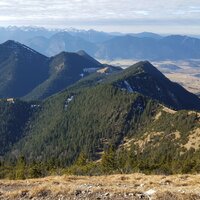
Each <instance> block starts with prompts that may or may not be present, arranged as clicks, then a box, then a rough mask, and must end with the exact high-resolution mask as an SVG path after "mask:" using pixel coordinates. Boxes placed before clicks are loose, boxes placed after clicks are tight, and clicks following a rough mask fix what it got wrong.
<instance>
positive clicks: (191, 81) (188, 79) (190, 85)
mask: <svg viewBox="0 0 200 200" xmlns="http://www.w3.org/2000/svg"><path fill="white" fill-rule="evenodd" d="M100 61H101V62H102V63H108V64H110V65H114V66H120V67H122V68H127V67H129V66H131V65H133V64H135V63H137V62H139V61H140V60H130V59H127V60H121V59H118V60H114V61H108V60H100ZM150 62H151V63H152V64H153V65H154V66H155V67H157V68H158V69H159V70H160V71H161V72H162V73H164V75H165V76H166V77H167V78H169V79H170V80H171V81H173V82H177V83H179V84H180V85H182V86H183V87H184V88H186V89H187V90H188V91H190V92H192V93H194V94H196V95H198V96H200V60H199V59H198V60H196V59H195V60H193V59H191V60H160V61H154V60H151V61H150Z"/></svg>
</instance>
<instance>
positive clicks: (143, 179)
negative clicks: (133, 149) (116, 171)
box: [0, 174, 200, 200]
mask: <svg viewBox="0 0 200 200" xmlns="http://www.w3.org/2000/svg"><path fill="white" fill-rule="evenodd" d="M0 199H2V200H4V199H7V200H10V199H15V200H25V199H35V200H41V199H54V200H58V199H60V200H61V199H62V200H65V199H116V200H118V199H134V200H135V199H151V200H158V199H166V200H175V199H176V200H179V199H181V200H183V199H187V200H190V199H191V200H196V199H200V175H174V176H163V175H159V176H156V175H149V176H147V175H144V174H130V175H111V176H100V177H97V176H93V177H81V176H79V177H78V176H61V177H59V176H55V177H47V178H43V179H30V180H22V181H10V180H1V181H0Z"/></svg>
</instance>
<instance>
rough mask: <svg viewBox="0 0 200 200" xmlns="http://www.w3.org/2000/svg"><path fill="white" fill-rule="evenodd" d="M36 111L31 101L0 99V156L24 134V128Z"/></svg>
mask: <svg viewBox="0 0 200 200" xmlns="http://www.w3.org/2000/svg"><path fill="white" fill-rule="evenodd" d="M34 111H35V108H33V106H31V103H26V102H21V101H18V100H14V103H13V102H9V101H7V100H6V99H1V100H0V119H1V120H0V138H1V139H0V146H1V149H0V157H1V156H2V155H4V154H5V152H7V151H8V150H9V149H11V148H12V145H13V144H15V143H16V142H17V141H19V140H20V139H21V138H22V137H23V136H24V135H23V133H24V129H25V127H26V125H27V123H28V120H29V118H30V116H31V115H32V114H33V112H34Z"/></svg>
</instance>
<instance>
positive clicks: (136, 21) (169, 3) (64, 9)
mask: <svg viewBox="0 0 200 200" xmlns="http://www.w3.org/2000/svg"><path fill="white" fill-rule="evenodd" d="M0 26H43V27H47V28H69V27H73V28H78V29H96V30H101V31H106V32H126V33H129V32H134V33H135V32H142V31H151V32H157V33H166V34H167V33H181V34H198V35H200V0H0Z"/></svg>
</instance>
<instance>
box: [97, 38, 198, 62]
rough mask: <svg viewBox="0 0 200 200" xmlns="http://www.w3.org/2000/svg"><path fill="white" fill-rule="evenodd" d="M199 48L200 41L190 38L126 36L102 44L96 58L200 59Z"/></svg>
mask: <svg viewBox="0 0 200 200" xmlns="http://www.w3.org/2000/svg"><path fill="white" fill-rule="evenodd" d="M199 47H200V40H199V39H197V38H191V37H188V36H181V35H171V36H167V37H161V38H160V39H158V38H151V37H136V36H134V35H133V36H132V35H125V36H117V37H114V38H112V39H110V40H108V41H105V42H103V43H101V44H100V45H99V46H98V50H97V51H96V52H95V57H97V58H101V59H107V60H112V59H140V60H141V59H145V60H166V59H171V60H178V59H192V58H193V59H195V58H196V59H197V58H200V54H199Z"/></svg>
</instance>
